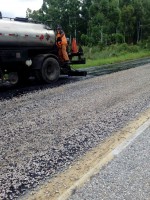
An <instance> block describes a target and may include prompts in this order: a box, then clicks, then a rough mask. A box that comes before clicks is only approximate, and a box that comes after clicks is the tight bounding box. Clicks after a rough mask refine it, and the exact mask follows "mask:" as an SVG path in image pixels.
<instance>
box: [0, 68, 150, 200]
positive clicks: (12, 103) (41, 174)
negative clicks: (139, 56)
mask: <svg viewBox="0 0 150 200" xmlns="http://www.w3.org/2000/svg"><path fill="white" fill-rule="evenodd" d="M149 82H150V65H145V66H142V67H139V68H135V69H130V70H127V71H122V72H118V73H114V74H110V75H106V76H103V77H96V78H92V79H88V80H85V81H81V82H76V83H73V84H70V85H64V86H60V87H58V88H53V89H47V90H45V91H37V92H34V93H29V94H26V95H23V96H20V97H18V98H13V99H12V100H4V101H0V110H1V116H0V134H1V135H0V136H1V141H0V146H1V165H0V170H1V175H0V180H1V185H0V188H1V191H0V194H1V198H2V199H3V200H5V199H16V198H18V197H19V196H20V195H22V194H24V193H25V192H27V191H28V190H29V189H32V188H35V187H37V186H38V185H39V184H40V182H41V181H43V180H46V179H47V178H50V177H51V176H53V175H54V174H55V173H57V172H58V171H61V170H63V169H65V168H66V167H67V166H69V164H70V163H71V162H72V161H73V160H74V159H75V158H78V157H80V156H81V155H83V154H84V153H85V152H86V151H87V150H89V149H90V148H92V147H94V146H96V145H97V144H98V143H100V142H101V141H103V140H104V139H105V138H106V137H108V136H110V135H111V134H112V133H113V132H115V131H117V130H118V129H120V128H122V127H123V126H124V125H125V124H126V123H127V122H129V120H131V119H134V118H135V117H136V116H137V115H138V114H139V113H141V112H143V111H144V110H146V109H147V107H149V104H150V92H149V91H150V84H149Z"/></svg>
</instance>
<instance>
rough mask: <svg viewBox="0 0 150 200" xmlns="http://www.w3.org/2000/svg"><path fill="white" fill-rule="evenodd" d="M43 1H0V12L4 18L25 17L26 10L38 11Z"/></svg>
mask: <svg viewBox="0 0 150 200" xmlns="http://www.w3.org/2000/svg"><path fill="white" fill-rule="evenodd" d="M42 3H43V0H0V11H1V12H2V15H3V16H4V17H26V10H27V8H30V9H31V10H38V9H39V8H41V5H42Z"/></svg>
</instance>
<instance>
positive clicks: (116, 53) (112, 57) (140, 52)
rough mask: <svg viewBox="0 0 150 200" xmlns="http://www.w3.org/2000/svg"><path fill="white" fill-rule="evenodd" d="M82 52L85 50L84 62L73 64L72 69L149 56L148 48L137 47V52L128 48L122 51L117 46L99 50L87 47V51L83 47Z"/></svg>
mask: <svg viewBox="0 0 150 200" xmlns="http://www.w3.org/2000/svg"><path fill="white" fill-rule="evenodd" d="M132 49H133V48H132ZM136 49H137V48H136ZM128 50H129V49H128ZM83 51H84V50H83ZM84 52H85V53H84V54H85V57H86V64H81V65H73V68H74V69H79V68H88V67H92V66H101V65H107V64H114V63H119V62H124V61H128V60H135V59H140V58H146V57H150V51H149V50H147V49H139V48H138V49H137V52H130V50H129V51H127V50H124V51H122V50H120V48H118V47H117V49H115V48H107V49H105V50H103V51H100V50H99V51H98V50H97V51H96V49H93V51H92V50H91V49H89V50H88V51H87V49H85V51H84ZM89 52H90V53H89Z"/></svg>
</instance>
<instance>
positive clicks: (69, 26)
mask: <svg viewBox="0 0 150 200" xmlns="http://www.w3.org/2000/svg"><path fill="white" fill-rule="evenodd" d="M26 15H27V17H30V18H33V19H34V20H37V21H40V22H43V23H45V22H46V21H51V23H52V25H53V27H54V28H56V26H57V25H58V24H60V25H61V26H62V27H63V29H64V30H65V32H66V35H67V37H69V38H70V39H71V38H73V37H75V38H77V41H78V42H79V43H81V44H83V45H97V44H101V45H109V44H114V43H128V44H131V43H132V44H137V43H138V42H140V41H143V40H147V39H149V37H150V34H149V33H150V0H64V1H62V0H43V4H42V6H41V8H40V9H39V10H37V11H35V10H33V11H32V10H31V9H29V8H28V9H27V11H26Z"/></svg>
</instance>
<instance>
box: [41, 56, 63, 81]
mask: <svg viewBox="0 0 150 200" xmlns="http://www.w3.org/2000/svg"><path fill="white" fill-rule="evenodd" d="M59 75H60V67H59V63H58V62H57V60H56V59H55V58H47V59H46V60H45V61H44V63H43V65H42V68H41V77H42V79H43V80H44V81H45V82H46V83H51V82H55V81H57V80H58V78H59Z"/></svg>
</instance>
